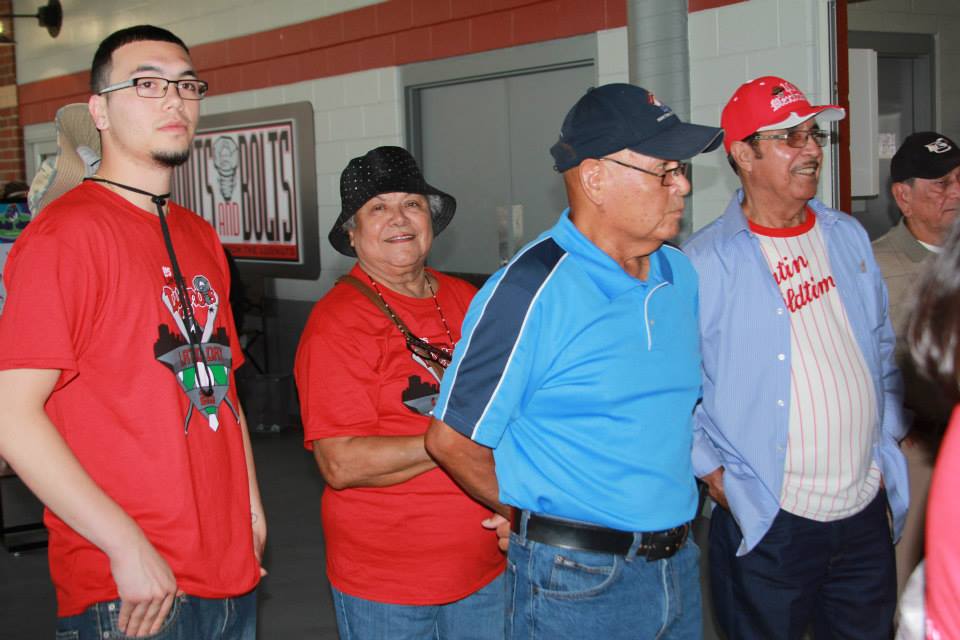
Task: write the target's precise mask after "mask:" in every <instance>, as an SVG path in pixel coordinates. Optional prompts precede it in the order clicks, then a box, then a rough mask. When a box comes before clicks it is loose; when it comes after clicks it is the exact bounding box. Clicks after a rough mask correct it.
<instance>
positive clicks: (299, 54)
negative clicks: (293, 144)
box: [19, 0, 692, 126]
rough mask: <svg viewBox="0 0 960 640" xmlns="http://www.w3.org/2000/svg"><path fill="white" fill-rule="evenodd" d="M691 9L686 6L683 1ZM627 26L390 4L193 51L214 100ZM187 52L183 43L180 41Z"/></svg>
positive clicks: (589, 17) (499, 2)
mask: <svg viewBox="0 0 960 640" xmlns="http://www.w3.org/2000/svg"><path fill="white" fill-rule="evenodd" d="M691 4H692V3H691ZM626 23H627V6H626V0H595V1H593V2H583V0H389V1H388V2H385V3H381V4H376V5H372V6H368V7H363V8H361V9H355V10H353V11H347V12H345V13H339V14H336V15H332V16H326V17H323V18H318V19H316V20H310V21H307V22H303V23H300V24H295V25H291V26H287V27H281V28H278V29H271V30H269V31H262V32H260V33H255V34H251V35H247V36H241V37H237V38H231V39H229V40H221V41H219V42H210V43H206V44H200V45H197V46H195V47H192V48H191V50H190V52H191V54H192V57H193V61H194V64H195V65H196V67H197V71H198V74H199V75H200V76H201V77H203V78H204V79H206V80H207V81H209V82H210V86H211V92H212V95H218V94H224V93H234V92H237V91H248V90H251V89H262V88H264V87H271V86H276V85H282V84H290V83H293V82H301V81H304V80H313V79H316V78H323V77H326V76H334V75H340V74H344V73H352V72H356V71H363V70H365V69H376V68H379V67H389V66H394V65H401V64H409V63H411V62H423V61H426V60H436V59H439V58H447V57H451V56H459V55H464V54H468V53H476V52H479V51H489V50H491V49H500V48H503V47H511V46H516V45H521V44H529V43H533V42H542V41H545V40H554V39H557V38H565V37H570V36H575V35H580V34H584V33H592V32H594V31H599V30H602V29H612V28H616V27H622V26H624V25H626ZM188 44H189V43H188ZM88 83H89V72H87V71H82V72H78V73H73V74H69V75H65V76H59V77H57V78H49V79H46V80H39V81H37V82H29V83H26V84H22V85H20V87H19V89H20V124H21V126H26V125H29V124H36V123H40V122H49V121H51V120H53V118H54V115H55V114H56V112H57V109H59V108H60V107H62V106H63V105H65V104H68V103H71V102H86V100H87V98H88V97H89V90H88V88H87V85H88Z"/></svg>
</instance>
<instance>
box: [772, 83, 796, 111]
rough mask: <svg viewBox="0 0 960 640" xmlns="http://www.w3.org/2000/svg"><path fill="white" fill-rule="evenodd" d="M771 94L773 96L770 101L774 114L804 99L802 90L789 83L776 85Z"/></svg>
mask: <svg viewBox="0 0 960 640" xmlns="http://www.w3.org/2000/svg"><path fill="white" fill-rule="evenodd" d="M770 93H771V95H773V97H772V98H771V99H770V110H771V111H774V112H776V111H779V110H780V109H782V108H784V107H785V106H787V105H788V104H793V103H794V102H799V101H801V100H803V99H804V97H803V94H802V93H800V90H799V89H797V88H796V87H795V86H793V85H792V84H790V83H789V82H787V81H784V82H783V83H781V84H778V85H776V86H775V87H774V88H773V89H771V90H770Z"/></svg>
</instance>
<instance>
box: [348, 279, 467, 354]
mask: <svg viewBox="0 0 960 640" xmlns="http://www.w3.org/2000/svg"><path fill="white" fill-rule="evenodd" d="M364 275H366V276H367V279H368V280H370V286H372V287H373V290H374V292H375V293H376V294H377V297H378V298H380V302H382V303H383V306H384V308H385V309H386V310H387V313H389V314H390V319H391V320H393V323H394V324H395V325H397V327H401V326H402V325H403V323H401V322H400V320H399V318H397V314H396V313H395V312H394V311H393V308H392V307H391V306H390V305H389V304H387V301H386V300H385V299H384V297H383V294H382V293H381V292H380V287H379V286H378V285H377V281H376V280H374V279H373V277H372V276H371V275H370V274H369V273H367V272H366V271H364ZM423 280H424V282H426V283H427V289H429V290H430V296H431V297H432V298H433V304H434V306H436V308H437V314H439V316H440V322H442V323H443V329H444V331H446V332H447V337H448V338H449V339H450V346H451V347H452V346H453V344H454V340H453V333H452V332H451V331H450V325H449V324H447V318H446V316H444V315H443V309H441V308H440V301H439V300H438V299H437V292H436V291H434V289H433V285H432V284H430V278H429V277H428V276H427V273H426V272H424V273H423ZM401 332H402V331H401ZM404 337H405V338H406V339H407V343H408V344H409V343H410V342H411V341H414V342H421V341H420V340H419V339H418V338H417V337H416V336H413V335H405V336H404ZM430 346H432V345H430ZM437 350H438V351H439V349H437ZM431 357H434V356H431ZM435 359H436V358H435ZM446 360H448V361H449V356H447V358H446Z"/></svg>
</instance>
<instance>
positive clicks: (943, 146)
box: [923, 138, 953, 153]
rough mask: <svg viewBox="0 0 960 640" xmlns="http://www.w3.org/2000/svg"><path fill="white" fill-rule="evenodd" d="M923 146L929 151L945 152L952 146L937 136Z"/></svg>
mask: <svg viewBox="0 0 960 640" xmlns="http://www.w3.org/2000/svg"><path fill="white" fill-rule="evenodd" d="M923 146H925V147H926V148H927V151H929V152H930V153H946V152H947V151H950V149H953V146H952V145H951V144H950V143H949V142H947V141H946V140H944V139H943V138H937V139H936V140H934V141H933V142H931V143H930V144H925V145H923Z"/></svg>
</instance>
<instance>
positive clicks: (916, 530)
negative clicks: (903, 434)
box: [873, 131, 960, 591]
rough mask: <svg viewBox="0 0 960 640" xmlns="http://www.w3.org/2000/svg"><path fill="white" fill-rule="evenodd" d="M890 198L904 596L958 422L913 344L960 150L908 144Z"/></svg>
mask: <svg viewBox="0 0 960 640" xmlns="http://www.w3.org/2000/svg"><path fill="white" fill-rule="evenodd" d="M890 181H891V186H890V191H891V193H892V194H893V198H894V200H895V201H896V203H897V207H898V208H899V209H900V212H901V213H902V214H903V217H902V218H901V219H900V221H899V222H897V224H896V226H894V227H893V228H892V229H891V230H890V231H888V232H887V233H886V234H885V235H884V236H882V237H880V238H878V239H877V240H875V241H874V242H873V251H874V254H875V255H876V258H877V264H878V265H879V266H880V270H881V271H882V272H883V278H884V280H885V281H886V283H887V289H888V290H889V299H890V319H891V320H892V321H893V328H894V331H895V332H896V334H897V347H896V358H897V365H898V366H899V367H900V371H901V373H902V374H903V381H904V407H905V408H906V409H907V410H908V411H909V412H912V414H913V422H912V425H911V429H910V434H909V435H908V436H907V438H905V439H904V440H903V442H902V443H901V444H900V448H901V450H902V451H903V453H904V455H905V456H906V458H907V464H908V467H909V470H910V511H909V512H908V514H907V521H906V524H905V526H904V530H903V537H902V539H901V540H900V543H899V544H898V545H897V586H898V588H899V590H900V591H902V590H903V587H904V585H905V583H906V580H907V578H908V577H909V575H910V572H911V571H913V569H914V567H916V566H917V563H918V562H919V561H920V559H921V558H922V557H923V522H924V515H925V514H926V504H927V490H928V489H929V487H930V474H931V473H932V471H933V459H934V456H935V454H936V449H937V444H938V442H939V439H940V436H941V435H942V433H943V429H944V428H945V427H946V425H947V419H948V418H949V416H950V407H949V406H947V402H946V401H945V399H944V397H943V394H942V393H941V392H940V390H939V389H938V388H937V386H936V385H934V384H932V383H930V382H929V381H928V380H927V379H926V378H924V377H923V376H921V375H919V374H918V373H917V371H916V367H915V366H914V364H913V361H912V360H911V358H910V348H909V346H908V345H907V343H906V339H905V336H906V332H907V324H908V323H909V320H910V299H911V295H912V292H913V286H914V283H916V282H917V279H918V278H919V276H920V274H921V273H922V272H923V271H924V269H925V267H926V265H927V262H928V260H929V259H930V258H931V257H933V256H934V255H935V254H936V253H939V252H940V247H941V245H942V244H943V241H944V239H945V238H946V235H947V232H948V231H949V229H950V226H951V224H953V221H954V220H955V219H956V217H957V207H958V206H960V149H958V148H957V145H956V143H955V142H953V140H951V139H950V138H948V137H946V136H945V135H942V134H940V133H937V132H935V131H921V132H917V133H913V134H911V135H909V136H907V138H906V140H904V141H903V144H902V145H900V148H899V149H898V150H897V153H896V154H895V155H894V156H893V160H892V161H891V162H890Z"/></svg>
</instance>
